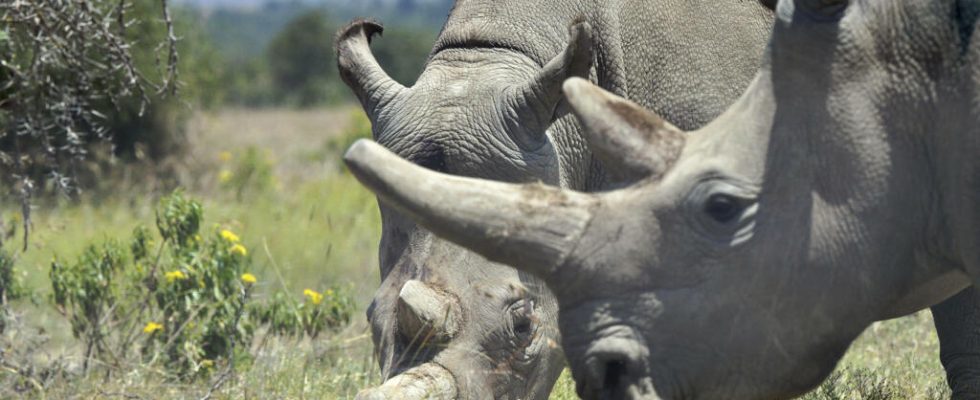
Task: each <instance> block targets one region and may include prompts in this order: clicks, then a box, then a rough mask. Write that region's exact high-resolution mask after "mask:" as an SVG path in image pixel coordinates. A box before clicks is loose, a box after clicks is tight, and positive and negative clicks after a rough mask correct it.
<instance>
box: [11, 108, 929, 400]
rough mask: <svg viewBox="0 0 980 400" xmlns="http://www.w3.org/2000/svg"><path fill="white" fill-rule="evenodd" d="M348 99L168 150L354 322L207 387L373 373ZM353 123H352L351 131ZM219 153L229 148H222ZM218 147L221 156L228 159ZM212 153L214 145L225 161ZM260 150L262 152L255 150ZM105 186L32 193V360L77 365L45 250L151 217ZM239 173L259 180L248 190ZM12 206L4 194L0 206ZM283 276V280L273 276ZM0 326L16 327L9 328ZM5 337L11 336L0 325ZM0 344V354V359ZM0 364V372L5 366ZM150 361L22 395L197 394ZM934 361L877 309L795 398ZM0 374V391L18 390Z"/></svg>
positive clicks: (863, 388) (267, 253)
mask: <svg viewBox="0 0 980 400" xmlns="http://www.w3.org/2000/svg"><path fill="white" fill-rule="evenodd" d="M353 112H354V111H352V109H351V108H343V109H337V110H317V111H304V112H297V111H282V110H271V111H244V110H226V111H223V112H220V113H216V114H208V115H200V116H198V117H197V118H195V119H194V120H193V121H192V122H191V126H190V128H191V129H190V135H189V140H190V141H191V146H190V147H191V149H192V150H191V152H190V154H189V155H188V156H187V158H186V159H182V160H179V161H178V162H179V163H181V165H182V166H183V170H184V173H183V175H184V176H183V177H181V179H180V181H181V182H182V184H183V185H184V186H186V187H187V188H188V190H189V194H190V195H192V196H194V197H196V198H198V199H199V200H201V201H202V202H203V204H204V209H205V219H206V224H205V226H206V227H209V226H211V225H212V224H219V225H222V226H226V227H229V228H232V229H233V230H234V231H236V232H238V233H240V236H241V237H242V239H243V242H244V243H245V244H246V245H247V247H248V248H249V249H250V251H251V252H252V254H253V260H254V262H255V265H256V268H257V271H256V274H257V275H259V279H260V282H259V285H263V286H268V285H285V286H287V287H288V288H289V290H291V291H294V292H295V293H297V296H298V295H299V293H300V292H301V291H302V290H303V289H304V288H308V287H309V288H314V289H316V288H319V287H324V286H327V285H330V284H334V283H342V284H347V285H350V287H351V288H352V290H351V291H352V292H353V293H354V294H355V298H356V300H357V302H358V306H359V307H360V310H359V311H358V312H357V314H355V322H354V323H352V324H351V325H350V326H349V327H347V328H345V329H344V330H342V331H341V332H338V333H337V334H335V335H332V336H329V337H326V338H318V339H317V340H316V341H310V340H273V341H271V343H269V344H268V345H266V346H264V347H261V348H260V349H258V352H257V356H256V358H255V359H254V360H253V361H252V364H251V366H249V367H248V368H245V369H243V371H242V372H241V373H240V374H239V375H237V376H235V377H234V378H232V379H230V380H228V381H227V382H226V383H225V384H223V385H221V387H220V388H218V390H217V391H216V392H215V393H214V396H213V398H218V399H240V398H245V399H265V398H283V399H304V398H321V399H322V398H327V399H333V398H341V399H342V398H351V397H353V395H354V394H355V393H356V392H357V391H358V390H359V389H361V388H364V387H366V386H368V385H371V384H376V383H377V380H378V369H377V366H376V362H375V360H373V358H372V349H371V340H370V337H369V333H368V330H367V324H366V322H365V321H364V317H363V315H364V313H363V309H364V307H365V306H366V305H367V304H368V302H369V301H370V298H371V296H372V294H373V292H374V290H375V288H376V287H377V285H378V268H377V243H378V239H379V236H380V218H379V215H378V211H377V206H376V204H375V200H374V196H373V195H371V194H370V193H368V192H367V191H366V190H364V189H363V188H362V187H361V186H360V185H359V184H358V183H357V182H356V180H354V179H353V178H352V177H351V176H350V175H349V174H347V173H345V172H343V170H342V169H341V168H340V167H339V165H340V164H339V159H338V158H339V155H340V151H341V149H343V148H344V147H345V145H346V144H347V143H349V142H350V141H351V140H352V139H353V137H356V136H358V135H363V134H364V132H363V130H364V123H363V121H359V120H356V119H354V120H352V119H351V115H352V113H353ZM351 130H354V131H359V132H360V133H357V134H355V135H351V134H349V132H350V131H351ZM250 147H251V148H257V149H259V150H260V151H261V152H262V154H263V155H264V157H260V159H259V161H254V160H253V161H250V162H257V163H263V162H265V163H267V164H266V165H264V166H263V165H258V166H257V167H261V168H268V169H269V170H270V171H271V178H269V179H270V180H269V181H268V182H264V183H263V182H259V183H256V182H246V183H245V185H246V190H244V191H243V192H242V194H241V195H239V194H238V193H237V192H238V190H237V188H235V189H231V188H229V187H228V184H227V183H223V182H222V178H221V176H222V171H225V170H228V171H233V170H238V169H237V168H235V166H236V163H240V162H242V161H241V160H242V157H243V155H244V154H245V153H246V152H247V149H248V148H250ZM225 153H227V154H225ZM228 155H230V156H231V158H230V159H227V158H228ZM222 158H225V160H224V161H222ZM262 160H265V161H262ZM124 185H130V186H131V187H128V186H124V187H122V188H119V189H117V190H115V191H114V192H112V193H113V194H112V195H111V196H105V195H104V193H103V194H92V195H88V196H83V197H82V199H81V200H80V201H77V202H67V201H63V200H62V201H56V202H52V203H49V204H39V206H38V208H37V209H36V211H35V215H34V228H35V232H34V233H33V234H32V236H31V245H30V249H29V250H28V251H27V252H25V253H23V254H21V255H20V258H19V264H18V268H19V269H20V271H21V273H23V274H24V277H23V278H24V282H25V284H26V285H27V286H28V287H29V288H30V289H31V290H32V291H33V293H34V295H33V298H34V301H33V302H31V301H23V302H20V303H17V304H16V310H17V311H18V312H19V313H20V314H21V316H22V318H21V322H22V324H23V327H22V329H21V330H20V331H19V333H17V334H19V335H21V336H18V337H15V338H13V339H14V340H23V341H24V343H34V342H33V341H32V340H29V338H32V339H37V338H46V339H47V340H45V341H43V347H42V348H39V349H36V350H37V351H33V352H32V355H31V360H32V361H33V362H37V363H38V365H45V363H50V362H52V361H53V360H61V362H62V363H64V364H65V365H66V367H67V370H69V371H72V370H77V369H78V368H77V366H78V364H79V354H80V349H79V348H78V345H77V343H75V341H74V340H73V339H72V338H71V337H70V333H68V330H67V329H66V327H67V324H66V323H65V321H63V319H62V318H61V316H60V315H58V314H57V313H56V312H55V311H54V309H53V308H52V307H51V306H50V304H49V302H48V300H47V295H48V293H49V292H50V288H49V286H50V283H49V282H48V278H47V271H48V265H49V263H50V260H51V258H52V257H54V256H62V257H74V256H75V255H77V254H78V253H79V252H80V251H81V249H82V247H83V246H84V245H86V244H87V243H89V242H91V241H92V240H99V239H102V238H111V237H124V236H126V235H128V234H129V233H130V231H131V230H132V228H133V227H134V226H135V225H136V224H138V223H144V224H148V225H152V222H153V218H154V215H153V210H154V206H155V201H156V198H157V197H158V196H157V195H156V194H152V193H153V192H149V191H148V190H144V189H142V186H140V185H139V184H138V179H137V180H136V181H135V182H130V183H126V184H124ZM250 186H255V187H261V188H262V189H261V190H251V189H249V187H250ZM15 214H16V207H14V206H13V205H11V204H4V205H0V215H3V216H4V217H5V218H7V219H9V218H11V217H13V216H14V215H15ZM280 276H281V281H280V278H279V277H280ZM7 335H8V336H9V335H13V333H10V332H9V330H8V333H7ZM8 339H9V338H8ZM2 357H3V355H2V354H0V361H2ZM10 373H11V372H10V371H9V370H7V369H2V368H0V378H2V375H3V374H10ZM162 376H163V375H162V374H161V373H159V371H153V370H152V369H149V368H141V367H138V366H137V367H134V368H133V369H132V370H131V371H128V372H127V373H125V374H121V375H114V376H111V377H109V378H108V379H106V377H105V376H103V375H101V374H100V375H92V376H87V377H85V376H78V375H76V374H72V375H69V376H67V377H64V378H58V379H51V380H50V381H49V382H48V383H47V384H46V387H45V388H44V390H43V391H42V392H37V391H34V392H30V391H28V392H20V393H21V394H20V395H23V396H25V397H32V398H145V399H183V398H201V397H203V396H204V395H205V394H207V393H208V391H209V390H210V389H211V387H212V385H213V383H214V382H213V381H207V380H204V381H200V382H195V383H191V384H179V383H174V382H172V381H168V380H166V379H163V378H162ZM574 388H575V385H574V382H572V380H571V378H570V375H569V374H568V373H567V371H566V373H565V374H563V375H562V377H561V379H560V380H559V382H558V384H557V385H556V389H555V391H554V393H553V395H552V397H551V398H552V399H574V398H576V396H575V394H574V393H575V391H574ZM944 390H945V382H944V375H943V372H942V369H941V366H940V365H939V361H938V343H937V339H936V334H935V332H934V329H933V327H932V320H931V317H930V315H929V313H928V311H926V312H920V313H917V314H915V315H912V316H908V317H905V318H901V319H897V320H892V321H886V322H880V323H876V324H874V325H873V326H872V327H871V328H869V329H868V330H867V331H866V332H865V333H864V334H863V335H862V336H861V337H860V338H859V339H858V340H857V341H856V342H855V343H854V344H853V345H852V348H851V350H850V351H849V352H848V353H847V356H846V357H845V359H844V360H843V361H842V362H841V364H840V366H839V367H838V369H837V371H836V372H835V374H834V375H832V379H830V380H828V383H825V384H824V385H823V386H821V388H819V389H818V390H817V391H815V392H813V393H811V394H808V395H806V396H804V397H803V398H804V399H814V400H815V399H827V400H830V399H920V398H943V397H948V393H947V392H945V391H944ZM15 394H17V392H6V391H4V389H3V388H0V397H3V396H11V395H15Z"/></svg>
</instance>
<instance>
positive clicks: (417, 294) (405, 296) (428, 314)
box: [397, 280, 462, 343]
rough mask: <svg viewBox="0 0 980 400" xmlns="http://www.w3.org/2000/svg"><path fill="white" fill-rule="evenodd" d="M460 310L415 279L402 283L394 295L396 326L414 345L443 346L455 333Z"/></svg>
mask: <svg viewBox="0 0 980 400" xmlns="http://www.w3.org/2000/svg"><path fill="white" fill-rule="evenodd" d="M459 310H460V307H459V304H458V302H457V301H455V299H454V298H453V297H451V296H450V295H448V294H446V293H443V292H440V291H437V290H435V289H433V288H431V287H429V285H426V284H425V283H423V282H420V281H417V280H410V281H408V282H405V285H404V286H402V290H401V292H399V293H398V311H397V316H398V327H399V329H400V330H401V332H402V335H404V336H405V337H406V339H408V340H411V341H413V342H416V343H424V342H436V343H444V342H446V341H448V340H449V339H451V338H452V337H453V336H455V335H456V333H457V332H459V326H460V322H461V321H460V320H461V319H462V318H461V316H460V315H459V312H460V311H459Z"/></svg>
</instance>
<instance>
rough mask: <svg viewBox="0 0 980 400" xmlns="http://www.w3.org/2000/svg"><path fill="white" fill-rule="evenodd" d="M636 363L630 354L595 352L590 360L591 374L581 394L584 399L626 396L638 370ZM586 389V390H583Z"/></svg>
mask: <svg viewBox="0 0 980 400" xmlns="http://www.w3.org/2000/svg"><path fill="white" fill-rule="evenodd" d="M635 367H636V364H635V363H634V361H632V358H630V356H629V355H628V354H624V353H620V352H615V351H611V352H609V351H604V352H600V353H598V354H595V353H594V354H593V355H592V357H591V359H590V360H589V362H588V369H587V370H588V372H589V375H588V377H587V378H586V383H585V385H584V386H582V387H579V395H580V396H581V397H582V398H584V399H599V400H604V399H622V398H625V396H626V393H627V392H628V390H629V387H630V385H632V384H633V383H634V382H632V380H631V377H632V375H633V374H634V372H636V370H634V368H635ZM583 389H584V390H583Z"/></svg>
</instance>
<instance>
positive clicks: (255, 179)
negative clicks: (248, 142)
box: [218, 146, 276, 200]
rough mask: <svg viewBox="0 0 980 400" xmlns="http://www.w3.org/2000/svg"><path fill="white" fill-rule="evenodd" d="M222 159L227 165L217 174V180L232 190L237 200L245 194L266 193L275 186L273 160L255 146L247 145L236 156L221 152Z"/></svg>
mask: <svg viewBox="0 0 980 400" xmlns="http://www.w3.org/2000/svg"><path fill="white" fill-rule="evenodd" d="M222 159H223V162H225V163H226V164H228V165H227V166H226V168H224V169H222V170H221V172H220V173H219V174H218V181H219V182H220V184H221V186H222V187H224V188H225V189H228V190H230V191H232V192H234V193H235V197H236V198H238V199H239V200H241V199H242V198H243V197H244V196H245V195H247V194H252V195H254V194H261V193H266V192H268V191H269V190H270V189H272V188H273V187H275V184H276V180H275V175H274V174H273V166H274V165H273V162H272V160H271V159H270V157H269V155H268V154H267V153H265V152H263V151H261V150H259V149H258V148H257V147H255V146H248V147H247V148H245V152H244V153H242V154H241V155H240V156H238V157H235V156H233V155H232V154H231V153H223V154H222Z"/></svg>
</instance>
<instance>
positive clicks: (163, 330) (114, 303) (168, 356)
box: [50, 191, 353, 378]
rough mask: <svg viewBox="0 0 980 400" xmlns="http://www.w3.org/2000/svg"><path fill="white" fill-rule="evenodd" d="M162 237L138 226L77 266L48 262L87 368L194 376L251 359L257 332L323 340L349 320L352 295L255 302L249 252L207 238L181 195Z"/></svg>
mask: <svg viewBox="0 0 980 400" xmlns="http://www.w3.org/2000/svg"><path fill="white" fill-rule="evenodd" d="M156 215H157V221H156V225H157V233H158V234H159V237H156V236H155V235H154V234H153V233H152V232H151V231H150V230H149V229H147V228H146V227H142V226H141V227H137V228H136V229H135V230H134V231H133V236H132V238H131V240H130V243H129V246H123V245H122V244H121V243H120V242H117V241H114V240H107V241H105V242H104V243H102V244H101V245H98V246H96V245H92V246H89V247H88V248H87V250H85V252H83V254H82V255H81V256H80V257H79V258H78V259H77V260H76V261H75V262H73V263H66V262H64V261H62V260H59V259H56V260H55V261H54V262H52V265H51V272H50V276H51V282H52V289H53V295H52V297H53V302H54V303H55V305H56V306H57V307H58V308H59V310H60V311H61V313H62V314H63V315H65V316H66V317H67V318H68V319H69V321H70V323H71V326H72V333H73V334H74V336H75V337H76V338H79V339H81V340H82V341H83V342H84V343H85V348H86V355H85V360H86V363H85V366H86V368H87V367H88V361H89V360H91V359H98V360H99V361H100V364H101V365H108V366H110V367H122V366H123V364H124V363H125V362H126V361H130V360H138V361H139V362H142V363H151V364H153V363H157V362H162V363H163V364H164V365H165V366H166V367H167V369H168V370H170V371H172V372H174V373H176V375H178V376H181V377H184V378H188V377H193V376H199V375H203V374H207V373H210V372H211V371H212V370H213V368H214V366H215V362H226V363H227V362H230V361H232V360H235V359H247V358H249V357H250V354H249V350H250V345H251V341H252V337H253V334H254V332H255V330H256V328H257V327H259V326H262V325H267V326H268V327H269V330H270V332H272V333H275V334H281V335H292V336H295V335H301V334H306V335H309V336H314V337H315V336H317V335H318V334H320V333H321V332H323V331H325V330H328V329H332V328H336V327H339V326H341V325H342V324H344V323H346V322H348V321H349V319H350V313H351V311H352V309H353V303H352V302H351V300H350V299H349V297H348V296H342V295H339V294H337V293H336V291H335V290H334V289H327V290H326V291H324V293H323V294H321V293H319V292H316V291H313V290H310V289H307V290H306V291H305V292H304V296H303V298H305V299H306V300H305V301H302V302H301V301H299V300H297V298H299V293H297V294H296V295H290V294H286V293H285V292H282V291H279V292H275V293H272V294H271V295H269V296H268V298H267V299H266V301H258V300H257V299H256V297H257V296H256V287H257V285H259V284H260V282H261V280H260V279H259V277H258V276H256V274H255V272H254V268H253V264H252V261H251V258H250V257H249V252H248V248H247V247H246V245H245V244H244V243H243V242H242V239H241V238H240V237H239V236H238V235H237V234H236V233H234V232H232V231H231V230H228V229H222V228H220V227H217V226H216V227H214V228H213V229H212V230H211V232H210V233H206V234H204V235H202V234H201V230H200V226H201V224H202V220H203V208H202V207H201V205H200V204H199V203H197V202H195V201H193V200H190V199H187V198H186V197H185V196H184V195H183V194H182V193H181V192H179V191H177V192H175V193H173V194H172V195H170V196H168V197H166V198H164V199H162V200H161V201H160V204H159V206H158V209H157V213H156Z"/></svg>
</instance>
